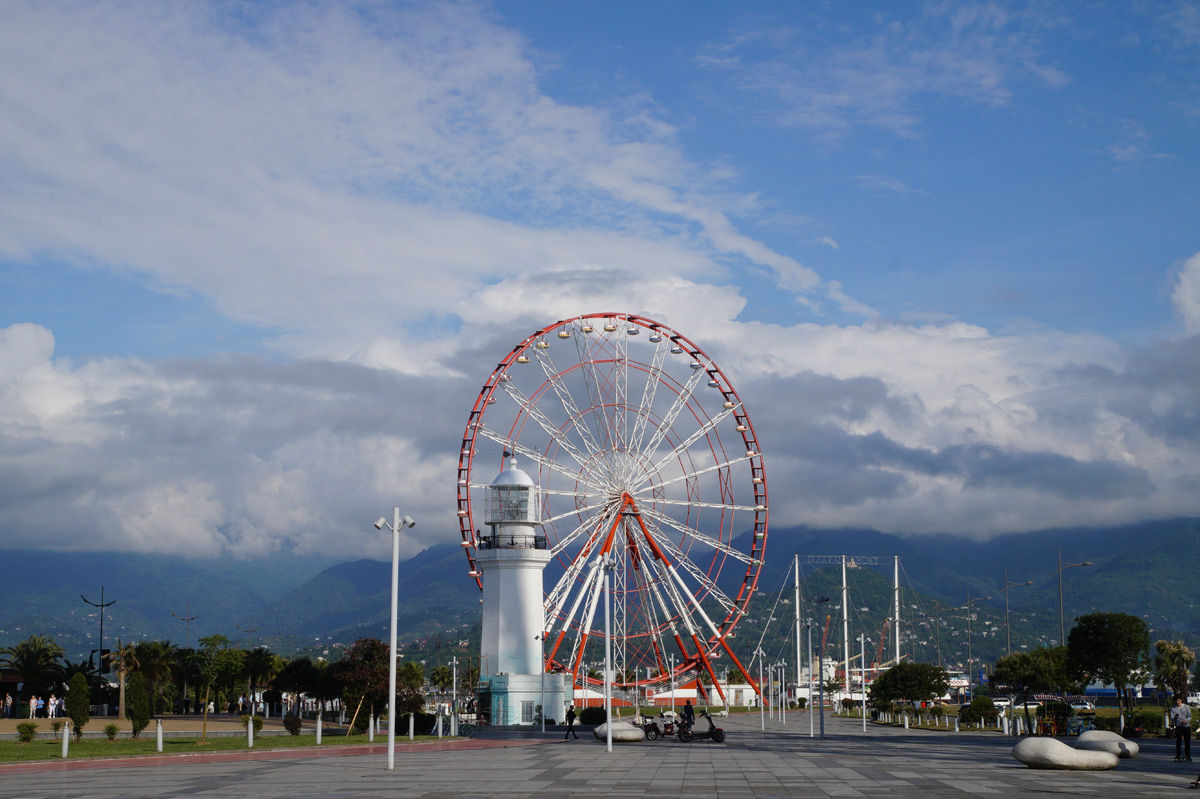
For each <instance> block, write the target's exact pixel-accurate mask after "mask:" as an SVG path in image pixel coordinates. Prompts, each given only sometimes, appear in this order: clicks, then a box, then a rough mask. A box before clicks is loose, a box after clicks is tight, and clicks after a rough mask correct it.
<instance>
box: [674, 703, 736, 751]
mask: <svg viewBox="0 0 1200 799" xmlns="http://www.w3.org/2000/svg"><path fill="white" fill-rule="evenodd" d="M700 715H701V716H703V717H704V718H705V719H706V720H707V721H708V729H707V730H700V731H698V732H697V731H696V730H693V729H692V725H690V724H684V725H683V727H682V728H681V729H680V730H679V740H681V741H683V742H684V743H687V742H689V741H691V740H693V739H698V740H701V741H703V740H705V739H709V740H712V741H715V742H716V743H721V742H722V741H724V740H725V730H723V729H721V728H720V727H718V726H717V723H716V722H715V721H713V717H712V716H710V715H708V713H706V712H704V711H703V710H701V711H700Z"/></svg>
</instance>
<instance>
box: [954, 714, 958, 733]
mask: <svg viewBox="0 0 1200 799" xmlns="http://www.w3.org/2000/svg"><path fill="white" fill-rule="evenodd" d="M954 731H955V732H958V716H955V717H954Z"/></svg>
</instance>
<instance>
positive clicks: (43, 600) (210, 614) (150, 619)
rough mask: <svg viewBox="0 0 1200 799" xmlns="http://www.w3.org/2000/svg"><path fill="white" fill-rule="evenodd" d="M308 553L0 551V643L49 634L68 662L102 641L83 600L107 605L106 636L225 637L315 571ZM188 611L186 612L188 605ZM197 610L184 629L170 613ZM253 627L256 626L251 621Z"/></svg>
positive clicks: (97, 624)
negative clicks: (244, 557) (251, 556)
mask: <svg viewBox="0 0 1200 799" xmlns="http://www.w3.org/2000/svg"><path fill="white" fill-rule="evenodd" d="M323 565H324V564H323V563H322V562H321V561H319V560H317V559H315V558H300V557H291V556H278V557H274V558H269V559H263V560H260V561H237V560H231V559H219V560H218V559H213V560H192V559H187V558H179V557H171V556H167V555H139V554H136V553H95V552H44V551H38V550H3V551H0V575H2V576H0V646H11V645H13V644H14V643H17V642H18V641H23V640H25V639H26V638H28V637H29V636H30V635H33V634H41V635H51V636H53V637H54V639H55V640H56V641H58V642H59V643H60V644H62V645H63V646H64V647H65V648H66V650H67V656H68V657H69V658H70V659H71V660H79V659H81V658H86V657H87V652H88V651H89V650H91V649H93V648H96V646H97V645H98V641H99V638H100V619H99V615H98V612H97V611H96V609H95V608H93V607H91V606H89V605H87V604H85V603H84V601H83V600H82V599H80V594H82V595H84V596H85V597H87V598H88V599H89V600H91V601H92V602H97V603H98V602H100V590H101V586H103V587H104V589H105V590H104V600H105V601H106V602H114V604H113V605H112V606H111V607H109V608H107V609H106V610H105V614H104V639H105V645H106V646H109V647H111V646H112V645H113V642H114V641H115V639H116V638H118V637H119V638H122V639H123V640H126V641H128V640H136V639H140V638H143V637H150V638H167V639H170V640H171V641H174V642H176V643H179V644H183V643H184V636H185V632H186V633H187V634H190V636H191V641H192V642H193V643H194V642H195V641H196V639H197V638H198V637H199V636H202V635H209V634H211V633H213V632H221V633H224V634H226V635H229V636H230V637H231V638H232V637H234V636H236V635H237V634H238V631H237V629H236V628H237V625H241V626H242V627H246V628H249V625H250V624H251V621H250V619H251V618H252V617H253V616H254V615H255V613H256V611H258V610H259V609H260V608H262V607H264V606H266V605H267V604H268V603H270V602H272V601H274V600H275V599H277V598H278V597H279V596H280V595H281V594H282V593H284V592H285V591H287V590H288V589H290V588H292V587H293V586H296V585H299V584H300V583H303V582H304V581H305V580H307V579H309V578H310V577H312V576H313V575H314V574H317V573H318V572H319V571H320V569H321V567H322V566H323ZM189 609H190V611H189ZM172 611H174V612H175V613H177V614H178V615H179V616H189V615H198V618H197V619H196V620H195V621H193V622H191V623H190V624H188V625H186V630H185V624H184V622H182V621H180V620H179V619H177V618H175V617H174V616H172V615H171V613H172ZM254 625H255V626H258V622H257V621H255V622H254Z"/></svg>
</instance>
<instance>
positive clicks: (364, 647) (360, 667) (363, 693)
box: [338, 638, 391, 719]
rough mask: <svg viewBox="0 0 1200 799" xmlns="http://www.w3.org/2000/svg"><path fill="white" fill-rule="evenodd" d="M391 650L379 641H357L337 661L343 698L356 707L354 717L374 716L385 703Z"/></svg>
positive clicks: (376, 639)
mask: <svg viewBox="0 0 1200 799" xmlns="http://www.w3.org/2000/svg"><path fill="white" fill-rule="evenodd" d="M390 656H391V648H390V647H389V646H388V645H387V644H385V643H384V642H383V641H380V640H379V639H378V638H359V639H358V640H357V641H355V642H354V644H353V645H352V646H351V647H350V648H349V649H347V650H346V655H345V656H344V657H343V658H342V659H341V661H340V662H339V664H338V665H339V666H340V669H339V671H340V672H341V678H342V682H343V684H344V685H345V695H344V697H343V698H344V699H345V700H346V703H347V704H348V705H350V706H352V707H354V708H355V712H354V718H355V719H357V718H359V716H360V711H361V710H365V711H366V715H365V716H363V718H369V717H372V716H374V715H375V711H376V708H381V707H383V705H384V703H386V702H387V693H388V678H389V671H390V670H389V668H388V659H389V658H390Z"/></svg>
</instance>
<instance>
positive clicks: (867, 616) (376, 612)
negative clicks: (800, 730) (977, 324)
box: [0, 519, 1200, 662]
mask: <svg viewBox="0 0 1200 799" xmlns="http://www.w3.org/2000/svg"><path fill="white" fill-rule="evenodd" d="M745 544H746V539H745V538H743V539H741V540H740V541H736V542H735V545H736V546H738V547H740V548H745ZM1060 548H1061V550H1062V557H1063V559H1064V560H1065V561H1067V562H1071V563H1081V562H1083V561H1086V560H1090V561H1092V562H1093V564H1094V565H1092V566H1089V567H1086V568H1078V569H1074V568H1073V569H1069V570H1067V571H1066V572H1065V573H1064V588H1065V591H1064V600H1065V603H1064V604H1065V611H1066V617H1067V620H1068V628H1069V626H1070V620H1071V619H1073V618H1074V617H1075V616H1078V615H1081V614H1083V613H1089V612H1092V611H1122V612H1127V613H1133V614H1135V615H1139V616H1142V617H1143V618H1145V619H1146V621H1147V623H1148V624H1149V625H1150V627H1151V628H1152V631H1153V633H1152V634H1153V636H1154V637H1155V638H1159V637H1163V638H1182V639H1184V640H1188V641H1190V642H1192V644H1193V645H1196V644H1200V607H1198V605H1200V599H1198V597H1197V592H1196V590H1195V587H1194V583H1195V579H1196V575H1198V574H1200V520H1196V519H1175V520H1168V521H1157V522H1148V523H1145V524H1138V525H1125V526H1121V527H1112V528H1105V529H1100V530H1088V529H1062V530H1045V531H1038V532H1031V533H1020V534H1010V535H1002V536H997V537H995V538H992V539H989V540H987V541H969V540H964V539H959V538H954V537H951V536H916V535H912V536H899V535H891V534H887V533H881V532H879V531H876V530H869V529H840V530H814V529H810V528H805V527H796V528H774V529H772V530H771V532H770V537H769V539H768V545H767V557H766V562H765V564H764V567H763V570H762V574H761V576H760V579H759V592H758V595H757V596H756V598H755V601H754V604H753V606H752V608H751V613H750V614H749V616H748V617H747V618H746V619H745V620H744V621H743V622H742V623H741V624H740V625H739V626H738V628H737V633H736V636H735V637H736V639H737V642H736V645H735V651H738V652H739V656H741V654H740V653H741V652H742V649H741V648H744V647H747V646H748V645H749V644H750V642H751V641H755V642H757V640H758V637H759V636H760V635H761V633H762V631H763V629H764V628H767V627H768V626H769V627H770V631H769V632H768V638H767V640H769V641H771V642H773V643H774V644H776V645H777V646H776V648H780V647H782V646H783V643H782V642H783V641H784V640H785V639H788V640H789V641H790V635H791V633H790V629H789V627H788V624H787V623H785V622H784V619H785V617H787V616H789V615H792V614H794V608H792V607H791V604H790V603H791V598H792V596H793V591H792V589H791V584H792V577H791V570H792V555H793V554H796V553H799V554H800V555H803V556H807V555H841V554H847V555H854V556H873V557H876V558H878V559H879V560H880V565H879V566H877V567H870V568H861V569H855V570H853V572H852V575H851V579H850V584H851V586H852V588H851V592H850V593H851V602H850V604H851V615H850V618H851V625H852V627H853V630H852V633H851V634H852V636H855V637H856V636H858V635H859V634H860V633H861V632H863V631H866V633H867V635H868V636H869V637H870V638H872V639H877V638H878V636H879V632H880V631H881V629H882V625H883V617H884V615H885V614H887V613H890V607H891V603H892V596H891V580H892V556H894V555H899V556H900V567H901V584H902V587H903V592H902V605H903V611H902V614H901V616H902V630H903V631H904V637H905V640H906V641H911V642H912V643H911V644H909V646H910V648H912V649H914V650H917V649H919V648H920V647H924V649H921V650H920V651H917V653H916V654H917V656H918V657H923V658H928V659H933V657H934V655H933V653H934V652H936V651H937V650H938V649H939V648H940V650H941V651H942V654H943V656H944V658H945V659H946V660H947V662H950V661H952V660H953V659H954V658H955V657H958V658H959V659H962V658H964V657H965V654H963V652H964V650H965V639H966V619H965V611H964V610H963V609H962V608H961V606H962V605H963V604H964V603H965V601H966V597H967V595H968V592H970V595H971V596H972V597H985V596H990V597H991V598H990V599H980V600H977V601H974V602H973V604H972V610H973V611H974V618H973V620H972V630H971V643H972V649H973V654H974V655H975V656H976V657H980V658H984V659H994V658H995V657H996V656H998V655H999V654H1003V652H1004V648H1005V635H1004V629H1003V620H1004V597H1003V594H1002V593H1001V588H1002V586H1003V580H1004V575H1005V570H1006V569H1007V572H1008V579H1009V580H1010V581H1012V582H1017V583H1023V582H1025V581H1026V580H1032V581H1034V584H1033V585H1031V586H1018V587H1015V588H1013V589H1012V590H1011V592H1010V596H1009V598H1010V605H1011V609H1012V614H1011V619H1012V625H1013V629H1012V636H1013V642H1014V643H1013V645H1014V648H1017V647H1020V646H1036V645H1038V644H1043V643H1049V642H1051V641H1055V640H1057V638H1058V580H1057V575H1056V574H1055V569H1056V568H1057V565H1058V552H1059V549H1060ZM326 565H327V564H323V563H320V562H319V561H317V560H315V559H302V558H290V557H278V558H272V559H266V560H261V561H252V562H240V561H227V560H219V561H218V560H209V561H193V560H186V559H183V558H171V557H166V556H145V555H128V554H65V553H48V552H36V551H7V552H0V570H2V572H0V573H3V575H4V578H3V579H0V645H3V646H9V645H12V644H13V643H16V642H17V641H20V640H24V639H25V638H27V637H28V636H29V635H30V634H33V633H42V634H48V635H52V636H54V637H55V639H56V640H58V641H59V642H60V643H62V644H63V645H64V646H65V647H66V648H67V651H68V655H69V656H70V657H71V658H72V659H78V658H79V657H81V656H86V655H85V654H84V653H86V651H87V649H88V648H91V647H94V646H95V644H94V642H95V641H96V640H97V638H98V633H99V624H98V619H97V617H96V615H95V611H94V609H93V608H91V607H89V606H86V605H85V604H84V603H83V601H82V600H81V599H80V598H79V594H80V593H83V594H85V595H86V596H87V597H88V599H91V600H92V601H99V599H100V596H99V592H100V586H101V585H104V586H106V594H105V598H106V599H109V600H112V599H115V600H116V604H115V605H113V606H112V607H111V608H110V609H109V610H108V612H107V614H106V616H105V638H106V641H107V642H108V644H109V645H110V646H111V644H112V642H113V640H114V639H115V638H116V637H117V636H121V637H122V638H125V639H136V638H141V637H150V638H169V639H170V640H172V641H174V642H176V643H183V638H184V625H183V622H181V621H179V620H178V619H176V618H175V617H174V616H172V615H171V611H175V612H176V613H178V614H179V615H184V614H185V611H186V610H187V609H189V608H190V611H191V613H193V614H199V618H198V619H197V620H196V621H195V622H192V624H191V628H190V636H191V640H192V641H193V642H194V641H195V640H196V638H197V637H198V636H200V635H207V634H209V633H212V632H221V633H224V634H225V635H228V636H229V637H230V638H232V639H234V640H235V641H238V642H242V641H245V640H247V639H248V634H247V632H246V630H249V629H254V630H256V632H254V634H253V635H254V641H255V643H260V642H261V643H265V644H267V645H269V646H270V647H271V648H272V649H274V650H275V651H277V652H282V653H285V654H286V653H288V652H290V651H295V652H301V651H304V652H310V653H312V652H315V653H317V654H323V653H324V652H325V651H326V650H328V651H329V655H328V656H329V657H336V649H337V645H338V644H341V645H346V644H349V643H352V642H353V641H354V640H355V639H357V638H358V637H361V636H364V635H370V636H374V637H378V638H382V639H386V637H387V632H388V629H387V628H388V614H389V601H390V590H391V589H390V579H391V578H390V574H391V573H390V567H391V564H390V563H388V562H382V561H371V560H358V561H350V562H346V563H339V564H336V565H333V566H328V567H327V568H323V567H324V566H326ZM734 565H735V564H734V562H733V561H730V563H728V564H727V565H726V568H725V569H724V571H723V572H722V574H721V578H720V579H721V582H722V583H724V584H725V585H726V586H727V588H728V587H729V586H733V585H736V583H737V582H738V581H739V580H740V577H741V575H742V574H744V570H743V571H741V572H739V570H738V569H736V568H733V566H734ZM801 573H802V579H803V593H804V595H805V596H815V595H817V594H824V595H828V596H830V598H831V602H830V603H829V604H828V605H826V606H824V607H823V608H822V610H821V618H820V619H819V620H818V621H819V622H820V623H821V624H822V625H824V621H825V619H824V616H825V615H829V614H832V615H833V616H834V619H835V621H833V622H831V630H830V633H829V638H830V643H831V646H832V645H833V644H834V643H835V642H838V641H840V637H841V633H840V632H839V631H838V630H837V623H836V619H837V618H840V615H839V614H840V611H839V610H838V609H837V608H836V607H835V606H837V605H840V602H841V595H840V581H841V573H840V567H838V566H836V565H835V566H830V567H825V568H821V567H818V566H817V565H814V564H810V563H807V562H805V561H804V560H803V559H802V561H801ZM400 575H401V576H400V618H399V636H400V639H401V641H402V642H404V641H412V640H414V639H420V640H422V641H426V640H428V642H429V643H428V646H429V647H431V648H432V647H434V646H436V645H438V644H439V643H440V642H445V641H454V642H457V641H460V640H463V639H467V638H471V637H472V636H474V635H476V634H477V632H476V631H477V629H478V624H479V618H480V614H479V602H480V592H479V590H478V588H477V587H476V586H475V584H474V581H472V580H471V579H470V578H469V577H467V575H466V559H465V558H464V557H463V554H462V548H461V547H460V546H458V545H457V543H455V544H439V545H437V546H433V547H430V548H429V549H426V550H425V551H423V552H421V553H420V554H418V555H416V556H415V557H413V558H411V559H409V560H407V561H404V562H402V563H401V564H400ZM772 609H774V613H775V616H776V621H775V622H771V621H770V617H771V614H772ZM239 627H240V628H241V629H240V630H239V629H238V628H239ZM243 636H246V637H245V638H243ZM922 641H923V642H924V643H921V642H922ZM243 645H244V644H243ZM789 645H792V646H794V642H790V644H789ZM838 646H840V644H838ZM888 646H889V647H890V646H891V644H889V645H888ZM460 651H462V650H460ZM439 662H440V661H439Z"/></svg>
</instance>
